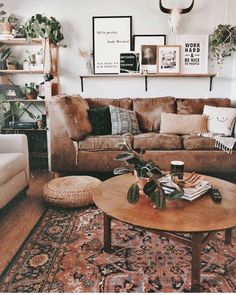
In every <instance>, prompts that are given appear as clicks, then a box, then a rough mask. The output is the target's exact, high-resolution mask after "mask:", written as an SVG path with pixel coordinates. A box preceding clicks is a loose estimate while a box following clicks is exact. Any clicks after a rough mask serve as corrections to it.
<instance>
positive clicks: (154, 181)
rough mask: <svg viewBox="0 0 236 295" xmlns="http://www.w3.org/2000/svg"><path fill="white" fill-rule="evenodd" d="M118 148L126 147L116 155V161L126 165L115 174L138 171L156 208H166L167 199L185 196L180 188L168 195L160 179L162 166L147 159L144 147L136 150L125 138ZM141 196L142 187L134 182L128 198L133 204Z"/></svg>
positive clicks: (145, 189) (115, 170) (137, 173)
mask: <svg viewBox="0 0 236 295" xmlns="http://www.w3.org/2000/svg"><path fill="white" fill-rule="evenodd" d="M116 146H117V147H118V148H121V149H124V148H126V149H127V151H123V152H122V153H121V154H119V155H118V156H116V157H115V160H116V161H124V162H125V163H126V166H125V167H119V168H116V169H114V171H113V173H114V174H115V175H122V174H125V173H131V172H134V171H135V173H136V175H137V177H138V178H139V179H144V180H146V184H145V185H144V187H143V192H144V194H145V195H146V196H147V197H148V198H149V200H150V201H151V202H152V203H153V207H155V208H160V209H161V208H165V206H166V200H167V199H168V200H176V199H178V198H180V197H182V196H183V192H182V191H180V190H177V189H176V190H174V191H173V192H172V193H171V194H169V195H166V194H165V191H164V189H163V187H162V185H161V182H160V179H161V178H162V177H163V176H164V174H163V173H162V171H161V169H160V167H158V166H157V165H156V164H155V163H154V162H153V161H145V160H144V159H143V157H142V155H143V154H144V153H145V150H144V149H141V150H138V151H135V150H134V149H132V147H131V146H130V145H129V143H127V142H126V140H124V142H122V143H119V144H118V145H116ZM139 198H140V188H139V185H138V183H134V184H132V185H131V186H130V188H129V190H128V193H127V200H128V202H129V203H131V204H135V203H137V202H138V201H139Z"/></svg>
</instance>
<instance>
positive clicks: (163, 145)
mask: <svg viewBox="0 0 236 295" xmlns="http://www.w3.org/2000/svg"><path fill="white" fill-rule="evenodd" d="M182 141H183V140H182V137H181V136H178V135H176V134H160V133H153V132H151V133H142V134H139V135H135V136H134V143H133V146H134V149H141V148H145V149H147V150H182V149H183V143H182Z"/></svg>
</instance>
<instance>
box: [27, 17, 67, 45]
mask: <svg viewBox="0 0 236 295" xmlns="http://www.w3.org/2000/svg"><path fill="white" fill-rule="evenodd" d="M24 30H25V34H26V36H27V38H28V39H32V38H43V39H49V40H50V42H51V43H52V44H53V45H54V46H63V47H65V45H62V44H61V41H62V40H64V35H63V33H62V26H61V24H60V23H59V22H58V21H57V20H56V19H55V18H54V17H52V16H51V17H50V18H48V17H47V16H45V15H42V14H36V15H34V16H32V17H31V18H30V19H29V21H28V22H27V23H26V24H25V25H24Z"/></svg>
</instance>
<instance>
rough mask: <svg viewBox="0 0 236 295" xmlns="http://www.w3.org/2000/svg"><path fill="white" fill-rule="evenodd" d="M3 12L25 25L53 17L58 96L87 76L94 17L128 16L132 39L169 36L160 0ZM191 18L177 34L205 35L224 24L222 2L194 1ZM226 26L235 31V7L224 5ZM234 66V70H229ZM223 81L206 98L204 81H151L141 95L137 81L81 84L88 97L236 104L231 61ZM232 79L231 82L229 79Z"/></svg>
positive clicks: (24, 6) (14, 3)
mask: <svg viewBox="0 0 236 295" xmlns="http://www.w3.org/2000/svg"><path fill="white" fill-rule="evenodd" d="M4 2H5V9H6V10H7V11H9V12H12V13H15V14H17V15H19V16H21V17H22V19H23V20H26V19H27V18H29V17H30V16H32V15H33V14H35V13H45V14H46V15H47V16H51V15H52V16H55V17H56V18H57V19H58V20H59V21H60V22H61V23H62V24H63V27H64V35H65V43H66V44H67V45H68V47H67V48H66V49H63V48H62V49H60V55H59V61H60V63H59V65H60V81H61V91H62V93H80V91H81V90H80V80H79V75H80V74H83V73H84V71H85V68H84V65H83V61H82V60H81V59H80V57H79V54H78V49H79V48H80V49H83V50H91V49H92V17H93V16H97V15H132V16H133V34H158V33H164V34H167V35H168V37H169V40H170V36H169V34H170V30H169V26H168V21H167V15H166V14H163V13H162V12H160V10H159V7H158V3H159V1H158V0H67V1H65V0H50V1H49V0H40V1H39V0H24V1H19V0H5V1H4ZM190 2H191V1H190V0H163V3H164V4H165V5H166V6H173V5H176V3H178V4H179V5H180V6H182V7H183V6H188V5H189V3H190ZM195 2H196V3H195V6H194V9H193V10H192V12H190V13H189V14H187V15H184V16H183V17H182V21H181V25H180V28H179V33H182V34H209V33H211V32H212V31H213V29H214V27H215V26H216V25H217V24H219V23H222V22H224V9H223V7H224V5H223V4H224V3H225V2H226V1H225V0H195ZM228 4H229V11H230V12H229V16H228V19H227V22H231V24H232V25H233V24H234V25H235V20H234V23H232V22H233V17H232V15H231V14H232V13H233V11H236V1H235V0H228ZM233 65H234V66H233ZM222 75H226V76H227V77H226V78H225V77H221V78H216V79H215V80H214V85H213V91H212V92H209V80H208V79H193V78H187V79H179V78H159V79H158V78H155V79H150V82H149V91H148V92H145V91H144V81H143V79H141V78H132V79H131V78H129V79H128V78H120V79H114V78H109V79H108V78H106V79H102V78H96V79H91V80H86V81H85V85H84V86H85V91H84V93H83V95H84V96H86V97H89V96H90V97H95V96H100V97H124V96H130V97H137V96H139V97H153V96H159V95H174V96H176V97H210V96H211V97H213V96H214V97H227V96H228V97H232V98H233V99H234V100H236V80H235V76H236V66H235V60H234V62H233V59H232V58H230V59H229V60H228V61H227V63H226V65H225V67H224V69H223V73H222ZM232 76H234V79H232V78H233V77H232Z"/></svg>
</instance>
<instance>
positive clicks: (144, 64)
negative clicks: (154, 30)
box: [133, 35, 166, 74]
mask: <svg viewBox="0 0 236 295" xmlns="http://www.w3.org/2000/svg"><path fill="white" fill-rule="evenodd" d="M159 45H166V35H134V37H133V49H134V51H135V52H139V53H140V55H141V73H142V74H148V73H156V72H157V61H155V59H156V54H157V46H159ZM151 61H152V62H151ZM154 61H155V63H153V62H154Z"/></svg>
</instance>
